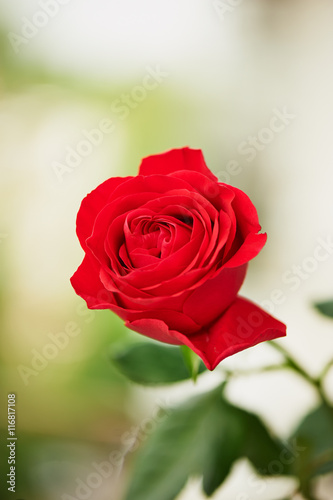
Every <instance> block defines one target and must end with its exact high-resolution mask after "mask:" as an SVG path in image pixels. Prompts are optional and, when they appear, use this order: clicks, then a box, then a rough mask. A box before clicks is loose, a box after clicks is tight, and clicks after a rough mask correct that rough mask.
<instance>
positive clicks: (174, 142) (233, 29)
mask: <svg viewBox="0 0 333 500" xmlns="http://www.w3.org/2000/svg"><path fill="white" fill-rule="evenodd" d="M332 16H333V3H332V2H331V1H330V0H321V1H317V0H288V1H286V0H243V1H241V0H239V1H235V0H225V1H220V2H218V1H213V0H181V1H179V0H169V1H168V2H156V1H153V0H142V1H141V2H136V1H135V0H123V1H122V2H120V1H117V0H109V1H106V0H95V1H94V2H92V1H88V0H81V1H79V0H61V1H60V0H49V1H47V0H44V1H43V0H39V1H37V0H36V1H35V0H28V1H27V0H25V1H23V0H11V1H10V2H9V1H4V0H1V1H0V57H1V59H0V171H1V192H0V206H1V209H0V275H1V281H0V313H1V317H0V323H1V339H0V342H1V354H0V356H1V358H0V373H1V395H0V417H1V418H0V427H1V454H0V456H1V464H0V465H1V478H0V492H1V493H0V494H1V498H7V494H8V491H7V490H6V485H5V474H6V473H7V464H6V460H7V451H6V450H5V448H4V440H5V438H6V435H7V434H6V433H7V429H6V425H7V424H6V405H7V394H8V393H15V394H16V398H17V405H16V411H17V435H18V445H17V453H18V464H17V481H18V482H17V486H18V488H17V498H22V499H25V500H28V499H29V500H30V499H31V500H65V499H66V498H67V500H68V498H79V497H78V496H75V495H76V493H75V491H76V488H77V487H78V485H79V484H81V485H82V482H85V481H86V479H87V477H88V476H89V474H91V473H92V472H94V470H95V469H94V465H93V464H94V463H101V462H102V461H103V460H107V458H108V457H109V456H110V453H112V452H113V451H114V452H116V453H117V451H119V450H123V449H124V447H126V442H127V443H128V442H129V439H130V438H133V436H137V432H138V429H139V431H140V430H141V434H140V433H139V435H138V436H139V437H137V438H135V439H137V442H138V443H141V441H144V440H145V438H146V437H147V436H148V435H149V432H150V429H151V427H152V426H149V425H145V424H144V422H147V419H148V420H149V419H150V420H151V419H153V416H152V415H154V414H156V411H155V410H156V407H157V406H158V405H160V404H162V405H171V404H173V403H174V402H176V401H179V400H182V399H184V397H186V396H187V395H188V394H189V393H194V392H200V391H203V390H205V389H206V388H207V387H210V386H213V385H214V384H215V383H216V381H217V380H219V375H218V373H216V374H205V375H204V376H203V377H202V378H201V379H200V382H199V384H197V386H196V387H195V388H193V387H192V385H191V383H184V384H180V385H179V386H177V387H176V388H175V389H172V390H165V389H164V390H157V389H156V390H155V389H154V390H152V389H142V388H139V387H134V386H131V385H130V384H128V383H127V382H126V381H125V379H123V378H122V377H121V376H120V375H118V374H117V372H116V371H115V370H114V368H113V367H112V366H111V363H110V362H109V356H110V352H111V351H112V350H113V351H114V350H117V349H121V348H122V346H123V345H124V344H126V343H128V342H135V341H137V340H138V339H137V337H138V336H137V335H136V334H134V333H131V332H128V331H126V330H125V328H124V327H123V325H122V322H121V321H120V320H119V319H118V318H117V317H115V316H113V315H112V313H110V312H108V311H96V312H93V313H92V312H89V311H88V310H87V309H86V307H85V305H84V303H82V301H81V300H80V299H79V298H78V297H76V296H75V294H74V292H73V290H72V288H71V286H70V283H69V278H70V276H71V275H72V274H73V272H74V271H75V269H76V268H77V266H78V265H79V263H80V262H81V259H82V255H83V253H82V250H81V249H80V246H79V243H78V241H77V238H76V235H75V217H76V213H77V210H78V207H79V204H80V201H81V199H82V198H83V197H84V196H85V195H86V194H87V193H88V192H89V191H91V190H92V189H93V188H94V187H96V186H97V185H98V184H99V183H100V182H102V181H103V180H105V179H106V178H108V177H110V176H113V175H135V173H136V172H137V168H138V166H139V163H140V160H141V158H142V157H144V156H147V155H150V154H153V153H159V152H162V151H165V150H168V149H171V148H174V147H182V146H185V145H188V146H190V147H193V148H200V149H202V150H203V152H204V155H205V158H206V161H207V164H208V165H209V167H210V168H211V170H213V171H214V172H215V173H216V174H217V175H218V176H219V178H220V180H221V181H224V182H228V183H230V184H232V185H234V186H237V187H239V188H241V189H244V190H245V191H246V192H247V194H248V195H249V196H250V197H251V199H252V200H253V202H254V203H255V205H256V206H257V207H258V212H259V218H260V220H261V223H262V226H263V228H264V230H265V231H266V232H267V233H268V243H267V245H266V247H265V249H264V250H263V252H262V253H261V254H260V256H259V257H258V258H257V259H256V260H255V261H254V262H253V263H252V264H251V266H250V270H249V273H248V279H247V281H246V284H245V285H244V287H243V289H242V293H243V294H244V295H246V296H248V297H251V298H252V299H253V300H256V301H257V302H258V303H261V304H262V305H263V306H264V307H266V308H267V309H269V310H270V311H271V312H273V314H274V315H276V316H277V317H278V318H279V319H280V320H282V321H284V322H285V323H287V325H288V337H287V339H285V340H283V343H284V345H285V346H286V347H287V348H288V349H290V350H291V352H292V353H293V354H294V356H295V357H296V358H297V359H298V360H299V362H300V363H302V364H303V365H304V366H305V367H306V368H307V369H308V370H309V371H310V373H312V374H313V375H317V374H318V373H319V372H320V371H321V369H322V368H323V366H324V365H325V364H326V363H327V362H328V361H329V360H330V359H331V358H332V357H333V337H332V333H333V332H332V323H331V322H330V321H329V320H327V319H324V318H322V317H320V316H319V314H318V313H317V312H316V310H315V309H314V308H313V306H312V304H313V302H314V301H318V300H325V299H330V298H331V297H332V296H333V287H332V277H333V248H332V245H331V246H330V244H328V246H327V243H326V247H325V243H324V244H323V241H324V242H327V241H328V242H329V241H332V239H333V219H332V215H333V210H332V209H333V199H332V185H333V149H332V144H333V139H332V138H333V93H332V88H333V65H332V57H333V31H332ZM147 75H155V76H154V78H155V80H154V81H155V84H153V83H154V82H153V80H152V78H151V77H148V76H147ZM147 82H149V84H150V85H149V87H150V88H148V87H147ZM153 87H154V88H153ZM121 106H122V107H121ZM277 115H280V116H281V115H282V116H283V118H280V119H279V120H280V121H279V122H278V123H279V131H276V130H273V131H272V129H270V124H271V123H272V118H273V117H274V116H277ZM111 121H112V125H111ZM101 122H102V123H103V124H104V127H106V128H105V130H107V132H103V133H102V134H98V135H96V133H95V135H94V133H93V132H92V131H93V130H95V129H96V128H98V127H99V126H101ZM274 123H275V122H274ZM105 124H107V126H106V125H105ZM89 133H90V135H89ZM87 135H89V137H90V138H91V137H93V139H94V140H95V144H93V143H92V142H93V140H90V142H89V144H90V145H89V144H88V146H87ZM82 141H86V142H85V145H82ZM254 141H255V142H254ZM249 142H252V146H251V145H249ZM253 144H255V145H253ZM249 147H250V148H252V149H251V150H250V151H251V152H250V151H249V150H248V148H249ZM73 151H74V153H73ZM75 152H76V153H75ZM318 245H319V246H321V247H322V248H323V250H321V255H326V257H327V258H325V260H324V259H323V260H322V261H318V259H317V260H316V259H315V258H314V252H315V249H316V247H318ZM323 245H324V246H323ZM294 266H296V267H294ZM297 275H298V277H297ZM276 289H278V290H280V292H279V293H276V292H274V290H276ZM277 296H278V297H279V298H278V299H277V298H276V297H277ZM64 332H65V334H64ZM66 332H71V335H68V334H66ZM61 334H63V335H61ZM54 338H57V339H62V341H63V344H62V346H61V347H57V346H56V344H55V341H54ZM64 339H65V340H64ZM66 339H67V340H66ZM59 342H60V340H59ZM49 344H52V345H53V347H52V346H51V347H46V346H47V345H49ZM65 344H66V345H65ZM43 353H44V354H43ZM45 353H46V356H47V357H45ZM278 360H279V358H278V356H277V354H276V353H275V352H273V351H272V349H271V348H270V347H269V346H258V347H256V348H254V349H251V350H249V351H247V352H244V353H240V354H238V355H236V356H233V357H232V358H230V359H229V360H227V361H226V362H225V366H227V367H229V368H233V369H239V368H249V367H256V366H261V365H265V364H267V363H271V362H275V361H278ZM327 380H328V382H327V392H328V394H329V395H330V397H331V398H333V373H330V374H329V376H328V379H327ZM229 395H230V398H231V399H232V400H233V401H234V402H235V403H237V404H239V405H241V406H243V407H244V408H248V409H250V410H254V411H256V412H258V413H259V414H260V415H261V416H262V417H263V418H264V419H265V421H266V422H268V423H269V424H270V426H271V428H272V429H273V430H274V431H275V432H277V433H278V434H279V435H281V436H286V435H288V433H289V432H290V431H291V430H292V429H293V427H294V426H295V425H296V424H297V422H298V420H299V419H300V418H301V417H302V415H303V414H305V413H306V412H307V411H308V410H310V409H311V408H312V407H314V406H315V405H316V403H317V400H316V396H315V394H314V393H313V391H312V390H311V389H310V388H309V387H307V386H306V385H305V383H304V382H302V381H301V380H299V379H298V378H297V377H296V376H293V375H291V374H290V373H288V374H277V373H274V374H273V373H270V374H265V375H257V376H251V377H246V378H239V379H237V382H234V383H232V384H231V386H230V388H229ZM115 456H116V455H115ZM134 460H135V453H132V452H131V453H129V454H128V455H127V456H126V457H125V460H124V461H123V462H124V463H122V464H120V465H119V467H116V466H115V467H114V473H112V474H111V475H110V477H109V478H105V480H104V481H102V484H101V485H100V486H99V487H98V488H91V489H90V492H88V493H87V492H86V493H84V489H83V490H81V493H82V491H83V493H82V495H83V496H81V498H89V499H96V500H113V499H115V500H118V499H119V500H120V499H121V497H122V495H123V491H124V489H126V484H127V483H128V481H129V478H130V474H131V466H132V464H133V462H134ZM253 474H254V473H253V471H252V470H251V468H250V465H249V464H248V463H247V462H246V460H244V461H242V462H240V463H239V464H237V466H236V467H235V468H234V470H233V473H232V476H231V477H230V479H229V480H228V482H227V483H226V484H225V485H224V486H223V487H222V488H221V489H220V490H219V491H218V492H217V493H216V495H215V496H214V498H216V499H217V500H233V499H235V500H244V499H246V500H252V499H256V500H258V499H259V500H260V499H262V500H266V499H267V500H270V499H271V500H273V499H277V498H282V497H283V495H285V496H287V495H288V494H290V492H291V491H292V490H293V488H294V485H293V482H292V481H290V480H288V481H285V480H282V479H281V480H280V479H279V480H278V479H275V480H270V481H265V484H264V487H261V488H258V486H257V487H256V483H255V482H254V481H253ZM251 478H252V480H251ZM80 481H81V483H80ZM261 486H263V485H261ZM82 488H83V487H82ZM332 491H333V483H332V478H329V477H327V478H325V479H324V480H321V481H319V482H318V492H319V493H318V494H319V495H320V498H322V499H323V500H329V499H332V498H333V496H332ZM84 494H86V497H84ZM66 495H67V496H66ZM70 495H71V497H70ZM9 497H10V498H14V496H13V494H9ZM201 498H203V496H202V494H201V493H200V484H199V480H196V479H194V480H191V481H189V484H188V485H187V486H186V488H185V490H184V491H183V492H182V494H181V495H180V496H179V499H178V500H188V499H191V500H192V499H193V500H195V499H201Z"/></svg>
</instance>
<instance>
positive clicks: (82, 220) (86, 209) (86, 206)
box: [76, 177, 131, 250]
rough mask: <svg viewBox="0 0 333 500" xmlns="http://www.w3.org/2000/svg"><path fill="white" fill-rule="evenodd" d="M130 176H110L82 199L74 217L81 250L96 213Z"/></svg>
mask: <svg viewBox="0 0 333 500" xmlns="http://www.w3.org/2000/svg"><path fill="white" fill-rule="evenodd" d="M129 179H131V177H111V179H108V180H107V181H105V182H103V183H102V184H100V185H99V186H97V188H96V189H94V190H93V191H91V193H89V194H87V196H86V197H85V198H84V199H83V200H82V203H81V206H80V209H79V212H78V214H77V218H76V234H77V236H78V238H79V240H80V243H81V246H82V248H83V250H86V248H87V246H86V239H87V238H88V237H89V236H90V235H91V233H92V230H93V227H94V223H95V220H96V217H97V215H98V213H99V212H100V211H101V210H102V209H103V208H104V207H105V205H106V204H107V202H108V198H109V196H110V195H111V194H112V193H113V191H114V190H115V189H116V188H117V187H118V186H119V185H120V184H122V183H123V182H126V181H127V180H129Z"/></svg>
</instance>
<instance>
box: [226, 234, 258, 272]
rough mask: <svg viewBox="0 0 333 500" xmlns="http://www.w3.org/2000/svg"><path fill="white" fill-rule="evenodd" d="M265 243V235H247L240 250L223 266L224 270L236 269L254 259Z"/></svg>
mask: <svg viewBox="0 0 333 500" xmlns="http://www.w3.org/2000/svg"><path fill="white" fill-rule="evenodd" d="M266 241H267V234H266V233H260V234H253V233H251V234H249V235H248V236H247V237H246V238H245V241H244V243H243V244H242V245H241V247H240V249H239V250H238V251H237V252H236V253H235V255H234V256H233V257H231V259H230V260H228V262H226V263H225V264H224V267H225V268H231V267H238V266H241V265H243V264H245V263H246V262H249V261H250V260H251V259H253V258H254V257H256V256H257V255H258V253H259V252H260V250H261V249H262V248H263V246H264V245H265V243H266Z"/></svg>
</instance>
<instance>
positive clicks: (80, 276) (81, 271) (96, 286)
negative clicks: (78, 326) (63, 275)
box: [71, 255, 115, 309]
mask: <svg viewBox="0 0 333 500" xmlns="http://www.w3.org/2000/svg"><path fill="white" fill-rule="evenodd" d="M71 283H72V286H73V288H74V290H75V292H76V293H77V294H78V295H79V296H80V297H82V298H83V299H84V300H85V301H86V302H87V306H88V307H89V309H110V304H114V303H115V300H114V298H113V294H112V293H111V292H109V291H108V290H106V289H105V287H104V285H103V284H102V283H101V280H100V279H99V271H98V267H96V263H95V261H94V258H93V257H91V256H90V255H86V256H85V257H84V259H83V262H82V264H81V265H80V266H79V268H78V269H77V271H76V272H75V273H74V274H73V276H72V277H71Z"/></svg>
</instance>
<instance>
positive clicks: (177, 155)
mask: <svg viewBox="0 0 333 500" xmlns="http://www.w3.org/2000/svg"><path fill="white" fill-rule="evenodd" d="M177 170H191V171H196V172H200V173H201V174H203V175H205V176H206V177H209V178H210V179H212V180H215V181H217V178H216V177H215V175H214V174H212V172H211V171H210V170H209V168H208V167H207V165H206V163H205V159H204V157H203V154H202V151H201V150H200V149H190V148H188V147H186V148H181V149H172V150H171V151H166V152H165V153H162V154H158V155H153V156H148V157H147V158H144V159H143V160H142V162H141V165H140V169H139V174H140V175H155V174H156V173H159V174H164V175H167V174H171V173H172V172H176V171H177Z"/></svg>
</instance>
